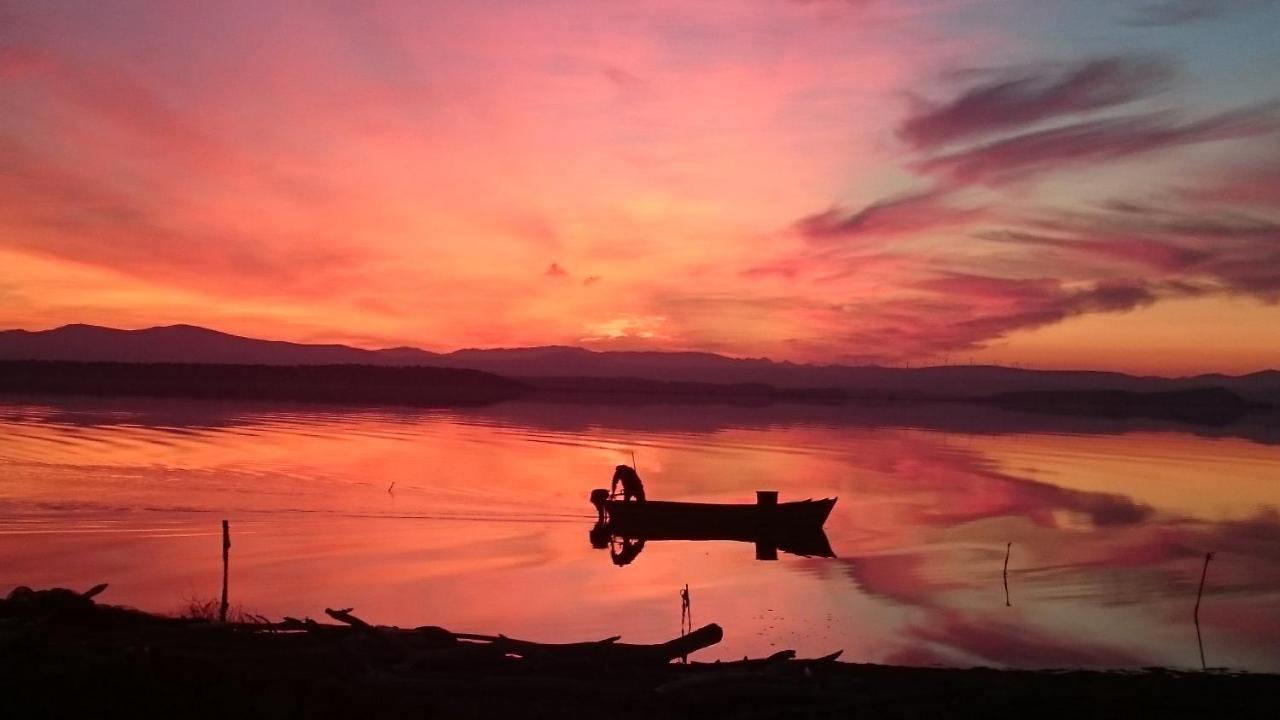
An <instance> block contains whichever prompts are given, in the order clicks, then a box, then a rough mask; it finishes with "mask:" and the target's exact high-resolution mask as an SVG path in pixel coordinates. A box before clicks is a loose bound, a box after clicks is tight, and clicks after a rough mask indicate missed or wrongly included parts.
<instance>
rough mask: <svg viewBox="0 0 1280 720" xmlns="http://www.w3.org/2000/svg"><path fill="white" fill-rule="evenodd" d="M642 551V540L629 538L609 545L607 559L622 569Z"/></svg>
mask: <svg viewBox="0 0 1280 720" xmlns="http://www.w3.org/2000/svg"><path fill="white" fill-rule="evenodd" d="M622 467H626V465H623V466H622ZM641 499H643V498H641ZM643 549H644V539H643V538H638V539H635V540H632V539H631V538H621V539H620V540H619V541H618V543H617V545H616V546H615V545H614V544H613V543H610V544H609V557H610V558H612V559H613V564H614V565H617V566H618V567H622V566H623V565H630V564H631V561H632V560H635V559H636V556H637V555H639V554H640V551H641V550H643Z"/></svg>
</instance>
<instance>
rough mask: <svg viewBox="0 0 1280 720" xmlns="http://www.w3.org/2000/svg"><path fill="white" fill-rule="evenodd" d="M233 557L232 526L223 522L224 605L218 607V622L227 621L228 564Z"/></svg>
mask: <svg viewBox="0 0 1280 720" xmlns="http://www.w3.org/2000/svg"><path fill="white" fill-rule="evenodd" d="M230 557H231V524H230V523H228V522H227V521H226V520H223V521H222V604H221V605H219V606H218V621H219V622H226V621H227V563H228V561H229V559H230Z"/></svg>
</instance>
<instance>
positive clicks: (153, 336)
mask: <svg viewBox="0 0 1280 720" xmlns="http://www.w3.org/2000/svg"><path fill="white" fill-rule="evenodd" d="M0 359H10V360H69V361H70V360H74V361H113V362H179V363H232V364H262V365H326V364H345V363H359V364H364V365H382V366H414V365H422V366H433V367H460V368H470V369H475V370H483V371H486V372H491V373H494V374H497V375H504V376H507V377H518V378H559V379H564V378H594V379H600V378H635V379H641V380H652V381H662V382H668V383H714V384H738V385H745V386H749V385H768V386H773V387H774V388H778V389H782V390H786V389H811V388H831V389H833V390H836V391H839V393H842V394H844V395H845V396H849V397H862V398H868V397H869V398H905V397H912V398H983V397H988V396H991V395H997V394H1001V393H1015V392H1040V391H1056V392H1068V391H1122V392H1141V393H1152V392H1173V391H1178V390H1187V389H1194V388H1205V387H1220V388H1223V389H1226V390H1229V391H1231V392H1233V393H1236V394H1237V395H1240V396H1241V397H1243V398H1245V399H1247V400H1250V401H1256V402H1266V403H1272V404H1276V403H1280V372H1277V371H1275V370H1267V371H1263V372H1258V373H1253V374H1250V375H1242V376H1238V377H1232V376H1226V375H1217V374H1214V375H1202V376H1197V377H1184V378H1162V377H1139V376H1133V375H1126V374H1123V373H1116V372H1092V371H1074V370H1061V371H1059V370H1025V369H1018V368H1007V367H997V366H984V365H967V366H943V367H923V368H891V367H879V366H845V365H802V364H796V363H790V362H773V361H771V360H767V359H763V358H729V357H724V356H722V355H716V354H713V353H699V352H594V351H591V350H586V349H583V348H576V347H563V346H549V347H533V348H496V349H487V350H481V349H466V350H458V351H455V352H451V353H432V352H427V351H424V350H419V349H417V348H391V349H386V350H363V349H359V348H353V347H348V346H345V345H306V344H299V343H288V342H279V341H270V340H256V339H252V338H245V337H239V336H236V335H228V334H226V333H220V332H216V331H213V330H207V329H205V328H199V327H193V326H189V325H175V326H170V327H157V328H150V329H146V330H113V329H110V328H101V327H94V326H90V325H68V326H66V327H62V328H57V329H54V330H47V331H42V332H27V331H23V330H13V331H7V332H0ZM595 385H596V386H597V387H598V386H599V384H598V383H595Z"/></svg>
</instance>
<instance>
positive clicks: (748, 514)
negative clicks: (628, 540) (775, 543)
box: [591, 490, 836, 537]
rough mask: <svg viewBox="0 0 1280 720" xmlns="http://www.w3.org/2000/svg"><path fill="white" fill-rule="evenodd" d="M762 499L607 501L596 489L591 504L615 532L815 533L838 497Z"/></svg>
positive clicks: (762, 494) (763, 496)
mask: <svg viewBox="0 0 1280 720" xmlns="http://www.w3.org/2000/svg"><path fill="white" fill-rule="evenodd" d="M602 493H603V494H602ZM757 496H758V498H759V502H757V503H754V504H745V503H743V504H720V503H690V502H668V501H662V500H650V501H648V502H635V501H629V502H628V501H624V500H613V499H608V493H607V492H605V491H604V490H597V491H595V492H593V493H592V494H591V500H592V503H593V504H594V505H595V506H596V510H597V511H598V512H600V513H601V519H602V520H604V519H607V520H608V523H609V526H610V527H611V528H612V529H613V531H614V532H617V533H636V534H637V535H641V536H651V537H652V536H658V535H668V536H694V537H696V536H698V535H704V536H714V535H715V534H717V533H720V534H723V533H736V534H740V535H745V536H751V537H755V536H759V535H769V534H793V533H800V532H804V531H809V532H812V531H815V530H821V529H822V526H823V524H824V523H826V521H827V516H828V515H830V514H831V508H833V507H834V506H835V504H836V499H835V498H825V499H823V500H800V501H798V502H785V503H780V502H778V501H777V498H778V494H777V493H776V492H759V493H757Z"/></svg>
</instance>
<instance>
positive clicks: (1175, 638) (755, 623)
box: [0, 399, 1280, 671]
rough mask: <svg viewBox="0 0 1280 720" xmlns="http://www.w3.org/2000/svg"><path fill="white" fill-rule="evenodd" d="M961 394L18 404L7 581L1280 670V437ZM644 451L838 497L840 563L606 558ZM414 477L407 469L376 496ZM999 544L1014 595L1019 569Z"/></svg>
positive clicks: (650, 475)
mask: <svg viewBox="0 0 1280 720" xmlns="http://www.w3.org/2000/svg"><path fill="white" fill-rule="evenodd" d="M1276 441H1277V438H1276V437H1273V431H1272V430H1270V429H1267V428H1255V429H1252V430H1247V431H1204V432H1203V433H1202V434H1196V433H1193V432H1190V431H1188V430H1187V429H1186V428H1177V427H1170V426H1165V427H1161V426H1142V425H1140V424H1126V423H1116V422H1111V423H1106V422H1098V421H1086V420H1071V419H1053V418H1042V417H1035V416H1029V415H1025V416H1023V415H1009V414H1003V413H999V412H996V411H981V410H975V409H972V408H963V407H960V406H949V407H928V406H905V407H904V406H867V407H851V408H828V407H804V406H775V407H728V406H669V405H668V406H663V405H653V406H635V407H620V406H603V405H602V406H592V405H553V404H532V403H528V404H508V405H498V406H492V407H488V408H479V409H463V410H458V409H452V410H441V411H419V410H393V409H382V410H362V409H334V408H323V407H308V406H301V405H298V406H282V405H260V404H259V405H255V404H219V403H197V402H184V401H143V400H137V401H125V400H121V401H98V402H91V401H82V402H67V401H49V400H26V401H16V400H12V399H10V400H8V401H4V402H2V403H0V592H8V590H9V589H10V588H11V587H12V586H14V585H18V584H26V585H32V586H37V587H40V586H45V587H47V586H65V587H73V588H88V587H89V586H92V585H94V584H96V583H99V582H109V583H110V584H111V587H110V589H109V590H108V591H107V593H106V595H105V596H103V600H105V601H109V602H114V603H120V604H127V605H133V606H136V607H139V608H143V609H147V610H153V611H163V612H178V611H179V610H181V609H182V608H183V607H184V606H186V605H187V604H188V603H189V602H190V601H191V600H193V599H197V600H200V599H209V598H214V597H216V596H217V594H218V593H219V590H220V585H221V572H222V570H221V539H220V533H221V529H220V521H221V520H222V519H223V518H227V519H229V520H230V521H231V525H232V541H233V547H232V550H231V599H232V604H233V605H239V606H241V607H242V608H243V609H244V610H246V611H249V612H253V613H259V614H262V615H266V616H269V617H272V618H278V617H279V616H282V615H285V614H289V615H295V616H303V615H310V616H312V617H320V618H323V609H324V608H325V607H351V606H354V607H355V609H356V610H355V612H356V614H358V615H360V616H362V617H364V618H365V619H367V620H369V621H371V622H377V623H383V624H396V625H401V626H412V625H422V624H433V625H442V626H444V627H447V628H450V629H453V630H456V631H465V632H485V633H496V632H502V633H506V634H508V635H512V636H518V637H525V638H529V639H535V640H546V641H569V640H580V639H592V638H597V637H604V636H608V635H615V634H621V635H623V637H624V639H625V640H628V641H632V642H655V641H662V640H666V639H670V638H671V637H674V636H676V635H678V634H679V630H680V600H679V594H678V592H679V590H680V588H682V587H683V586H684V585H685V584H686V583H687V584H688V585H689V588H690V592H691V597H692V612H693V620H694V624H695V626H696V625H701V624H703V623H706V622H717V623H720V624H721V625H722V626H723V627H724V629H725V639H724V642H723V643H722V644H721V645H719V646H717V647H715V648H712V649H709V650H706V651H703V652H701V653H699V654H698V655H697V656H696V657H699V658H702V659H712V658H717V657H719V658H734V657H741V656H743V655H746V654H750V655H752V656H759V655H763V654H767V653H769V652H772V651H775V650H779V649H782V648H794V649H796V650H797V651H799V652H800V653H802V654H805V655H817V654H825V653H828V652H832V651H834V650H841V649H842V650H844V651H845V655H844V658H845V659H847V660H852V661H858V662H890V663H904V664H917V665H931V664H941V665H957V666H970V665H999V666H1014V667H1065V666H1089V667H1141V666H1150V665H1162V666H1173V667H1197V668H1198V667H1199V666H1200V654H1199V652H1200V651H1199V647H1198V645H1197V640H1196V632H1195V628H1194V626H1193V624H1192V608H1193V606H1194V604H1195V599H1196V589H1197V586H1198V583H1199V580H1200V573H1201V567H1202V564H1203V558H1204V553H1205V552H1208V551H1214V552H1215V553H1216V556H1215V558H1214V560H1213V561H1212V563H1211V564H1210V566H1209V569H1208V579H1207V584H1206V588H1205V593H1204V601H1203V605H1202V608H1201V611H1200V616H1201V630H1202V635H1203V644H1204V654H1205V659H1206V661H1207V662H1208V664H1209V665H1210V666H1220V667H1230V668H1236V669H1247V670H1255V671H1280V514H1278V512H1277V508H1280V444H1278V443H1277V442H1276ZM632 451H634V452H635V455H636V460H637V462H638V465H639V470H640V473H641V475H642V476H643V477H644V479H645V484H646V489H647V491H648V494H649V496H650V498H657V499H682V500H696V501H731V502H732V501H737V502H750V501H752V500H753V499H754V491H755V490H757V489H773V490H779V491H780V492H781V499H782V500H783V501H786V500H789V499H790V500H796V499H803V498H808V497H814V498H818V497H829V496H834V497H838V498H839V502H838V503H837V505H836V507H835V510H834V512H833V513H832V515H831V518H830V520H829V521H828V523H827V536H828V539H829V540H830V542H831V546H832V548H833V549H834V551H835V553H836V554H837V555H838V557H837V558H835V559H823V558H803V557H797V556H793V555H788V554H785V553H783V554H780V555H779V558H778V560H777V561H772V562H770V561H758V560H756V559H755V551H754V548H753V546H752V545H750V544H743V543H734V542H718V541H712V542H680V541H663V542H657V541H654V542H650V543H648V544H647V545H646V547H645V548H644V550H643V551H642V552H641V553H640V555H639V556H638V557H636V559H635V560H634V562H632V563H631V564H629V565H627V566H625V567H618V566H615V565H614V564H613V562H612V561H611V558H610V554H609V551H608V550H595V549H592V547H591V545H590V543H589V541H588V532H589V530H590V529H591V526H592V523H593V521H594V511H593V510H592V508H591V507H590V505H589V504H588V502H587V495H588V493H589V492H590V490H591V489H592V488H595V487H603V486H607V485H608V480H609V476H610V474H611V471H612V468H613V466H614V465H617V464H619V463H624V462H629V461H630V457H631V455H630V453H631V452H632ZM392 483H394V487H393V488H392V489H391V491H390V492H389V491H388V488H389V487H390V486H391V485H392ZM1007 543H1012V548H1011V550H1010V552H1009V566H1008V567H1009V571H1008V586H1009V597H1010V601H1011V603H1012V604H1011V605H1006V600H1005V588H1004V584H1003V580H1002V569H1003V565H1004V561H1005V555H1006V547H1007Z"/></svg>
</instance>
